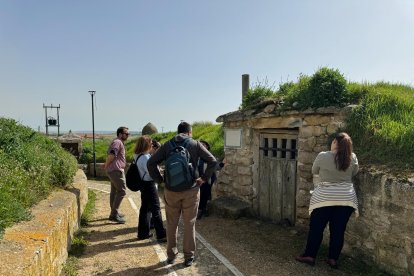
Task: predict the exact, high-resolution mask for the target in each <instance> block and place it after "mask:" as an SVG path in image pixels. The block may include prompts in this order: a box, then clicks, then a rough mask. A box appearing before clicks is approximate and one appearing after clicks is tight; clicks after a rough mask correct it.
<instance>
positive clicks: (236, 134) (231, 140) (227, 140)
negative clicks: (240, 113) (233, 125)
mask: <svg viewBox="0 0 414 276" xmlns="http://www.w3.org/2000/svg"><path fill="white" fill-rule="evenodd" d="M241 134H242V130H241V129H224V147H225V148H241V137H242V135H241Z"/></svg>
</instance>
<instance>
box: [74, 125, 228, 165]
mask: <svg viewBox="0 0 414 276" xmlns="http://www.w3.org/2000/svg"><path fill="white" fill-rule="evenodd" d="M192 126H193V139H196V140H200V139H203V140H205V141H207V142H208V143H209V144H210V146H211V149H210V150H211V153H212V154H213V155H214V156H216V157H219V158H220V157H223V155H224V140H223V139H224V138H223V137H224V134H223V129H222V127H221V125H219V124H213V123H211V122H195V123H193V125H192ZM175 134H176V132H175V131H174V132H165V133H158V134H154V135H152V138H153V139H156V140H157V141H159V142H160V143H165V142H166V141H168V140H169V139H171V138H172V137H173V136H174V135H175ZM113 138H115V136H114V137H112V138H102V139H98V140H95V149H96V161H97V162H98V163H102V162H105V159H106V156H107V153H106V152H107V150H108V147H109V145H110V143H111V141H112V139H113ZM137 139H138V137H137V136H135V137H133V136H132V137H130V139H128V140H127V141H126V143H125V149H126V155H127V161H130V160H132V156H133V155H134V147H135V143H136V141H137ZM82 147H83V151H84V154H83V156H82V157H81V160H80V162H81V163H91V162H93V155H92V147H93V145H92V139H84V140H83V141H82Z"/></svg>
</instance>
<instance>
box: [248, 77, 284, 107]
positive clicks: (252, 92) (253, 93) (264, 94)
mask: <svg viewBox="0 0 414 276" xmlns="http://www.w3.org/2000/svg"><path fill="white" fill-rule="evenodd" d="M274 96H276V91H275V90H274V89H273V87H272V86H269V85H268V84H267V81H264V82H258V83H257V84H255V85H254V86H253V87H252V88H250V89H249V91H248V92H247V95H246V96H244V97H243V99H242V104H241V106H240V109H248V108H250V107H253V106H254V105H256V104H258V103H260V102H262V101H264V100H266V99H270V98H273V97H274Z"/></svg>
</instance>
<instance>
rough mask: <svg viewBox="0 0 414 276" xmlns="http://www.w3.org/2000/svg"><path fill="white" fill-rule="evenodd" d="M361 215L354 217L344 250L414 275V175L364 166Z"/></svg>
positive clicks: (358, 180) (359, 186)
mask: <svg viewBox="0 0 414 276" xmlns="http://www.w3.org/2000/svg"><path fill="white" fill-rule="evenodd" d="M355 188H356V192H357V196H358V201H359V204H360V206H359V211H360V216H359V217H358V218H355V217H354V216H353V217H352V218H351V219H350V222H349V224H348V227H347V233H346V237H345V242H346V244H345V247H344V251H345V252H347V253H348V254H351V255H354V256H355V257H358V256H361V255H362V256H363V257H364V260H368V261H371V262H373V263H375V264H377V265H378V266H379V267H381V268H382V269H384V270H386V271H388V272H390V273H393V274H401V275H414V231H413V229H414V228H413V225H414V201H413V198H414V175H412V176H411V178H410V177H400V178H396V177H393V176H392V175H390V174H388V173H385V172H381V171H377V170H374V169H366V168H363V169H361V170H360V172H359V174H358V175H357V177H356V179H355Z"/></svg>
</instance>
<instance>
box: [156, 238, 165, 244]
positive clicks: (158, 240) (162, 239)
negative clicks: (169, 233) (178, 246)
mask: <svg viewBox="0 0 414 276" xmlns="http://www.w3.org/2000/svg"><path fill="white" fill-rule="evenodd" d="M157 242H159V243H166V242H167V237H163V238H159V239H158V238H157Z"/></svg>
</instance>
